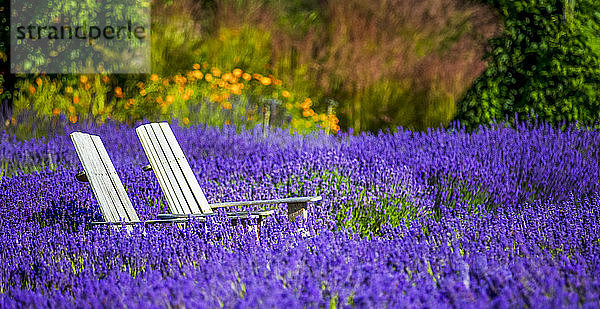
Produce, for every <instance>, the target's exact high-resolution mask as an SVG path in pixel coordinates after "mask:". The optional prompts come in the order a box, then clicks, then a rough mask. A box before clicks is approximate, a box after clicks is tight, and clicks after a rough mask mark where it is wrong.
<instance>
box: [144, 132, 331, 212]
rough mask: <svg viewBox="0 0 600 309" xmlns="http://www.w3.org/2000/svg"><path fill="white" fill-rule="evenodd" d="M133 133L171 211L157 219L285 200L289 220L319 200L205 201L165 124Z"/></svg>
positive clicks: (315, 198)
mask: <svg viewBox="0 0 600 309" xmlns="http://www.w3.org/2000/svg"><path fill="white" fill-rule="evenodd" d="M136 132H137V135H138V137H139V139H140V142H141V143H142V147H143V148H144V152H145V153H146V156H147V157H148V161H149V162H150V165H149V166H145V167H144V170H146V171H149V170H153V171H154V174H155V175H156V178H157V179H158V183H159V185H160V187H161V188H162V190H163V192H164V194H165V197H166V199H167V203H168V205H169V210H170V211H171V214H161V215H159V216H158V218H163V219H166V218H182V217H187V216H190V215H193V216H197V215H200V216H201V215H206V214H212V213H214V209H216V208H222V207H238V206H249V205H265V204H284V203H285V204H287V210H288V219H289V220H290V221H293V220H294V219H295V218H296V217H298V216H302V217H304V218H306V216H307V206H308V203H309V202H317V201H320V200H321V197H320V196H312V197H293V198H284V199H273V200H258V201H245V202H229V203H215V204H209V203H208V201H207V200H206V197H205V196H204V193H203V192H202V189H201V188H200V185H199V184H198V180H197V179H196V177H195V176H194V173H193V171H192V169H191V168H190V165H189V163H188V161H187V159H186V158H185V155H184V154H183V151H182V150H181V147H180V146H179V143H178V142H177V140H176V139H175V135H174V134H173V131H172V130H171V127H170V126H169V124H168V123H166V122H161V123H150V124H145V125H141V126H139V127H137V128H136ZM273 213H274V211H273V210H263V211H252V212H244V211H238V212H229V213H228V216H229V217H230V218H243V216H252V217H258V218H259V221H260V219H262V218H264V217H266V216H269V215H271V214H273Z"/></svg>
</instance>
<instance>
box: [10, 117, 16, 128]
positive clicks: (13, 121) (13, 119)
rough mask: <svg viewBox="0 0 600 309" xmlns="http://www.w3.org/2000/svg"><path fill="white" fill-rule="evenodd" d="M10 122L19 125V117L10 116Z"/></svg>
mask: <svg viewBox="0 0 600 309" xmlns="http://www.w3.org/2000/svg"><path fill="white" fill-rule="evenodd" d="M10 124H12V125H13V126H15V125H17V118H15V117H11V118H10Z"/></svg>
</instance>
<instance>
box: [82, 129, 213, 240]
mask: <svg viewBox="0 0 600 309" xmlns="http://www.w3.org/2000/svg"><path fill="white" fill-rule="evenodd" d="M71 140H72V141H73V145H74V146H75V150H76V151H77V156H78V157H79V160H80V161H81V165H83V172H80V173H78V174H77V175H76V176H75V177H76V178H77V180H79V181H83V182H89V183H90V185H91V186H92V191H93V192H94V195H95V196H96V199H97V200H98V205H99V206H100V212H101V213H102V216H103V217H104V219H105V220H106V221H105V222H89V223H88V225H92V226H93V225H114V226H118V225H122V224H125V225H127V230H129V231H131V230H132V227H131V225H133V224H150V223H174V222H175V223H178V222H186V221H189V220H188V219H184V218H180V219H176V218H170V219H160V220H148V221H140V218H139V217H138V215H137V213H136V212H135V209H134V208H133V205H132V204H131V200H129V196H127V192H126V191H125V188H124V187H123V183H122V182H121V179H119V176H118V175H117V171H116V170H115V167H114V166H113V164H112V161H111V160H110V158H109V156H108V153H107V152H106V148H104V144H102V141H101V140H100V137H99V136H96V135H90V134H87V133H82V132H73V133H71ZM200 220H203V218H200Z"/></svg>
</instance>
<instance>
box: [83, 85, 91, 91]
mask: <svg viewBox="0 0 600 309" xmlns="http://www.w3.org/2000/svg"><path fill="white" fill-rule="evenodd" d="M90 87H92V86H91V85H90V84H85V85H84V86H83V88H84V89H85V90H90Z"/></svg>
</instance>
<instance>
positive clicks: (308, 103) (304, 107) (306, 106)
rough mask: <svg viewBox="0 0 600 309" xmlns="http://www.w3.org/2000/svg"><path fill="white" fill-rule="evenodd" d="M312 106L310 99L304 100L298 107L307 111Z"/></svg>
mask: <svg viewBox="0 0 600 309" xmlns="http://www.w3.org/2000/svg"><path fill="white" fill-rule="evenodd" d="M311 105H312V100H311V99H310V98H306V99H304V102H302V104H300V107H302V108H303V109H307V108H309V107H310V106H311Z"/></svg>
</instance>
